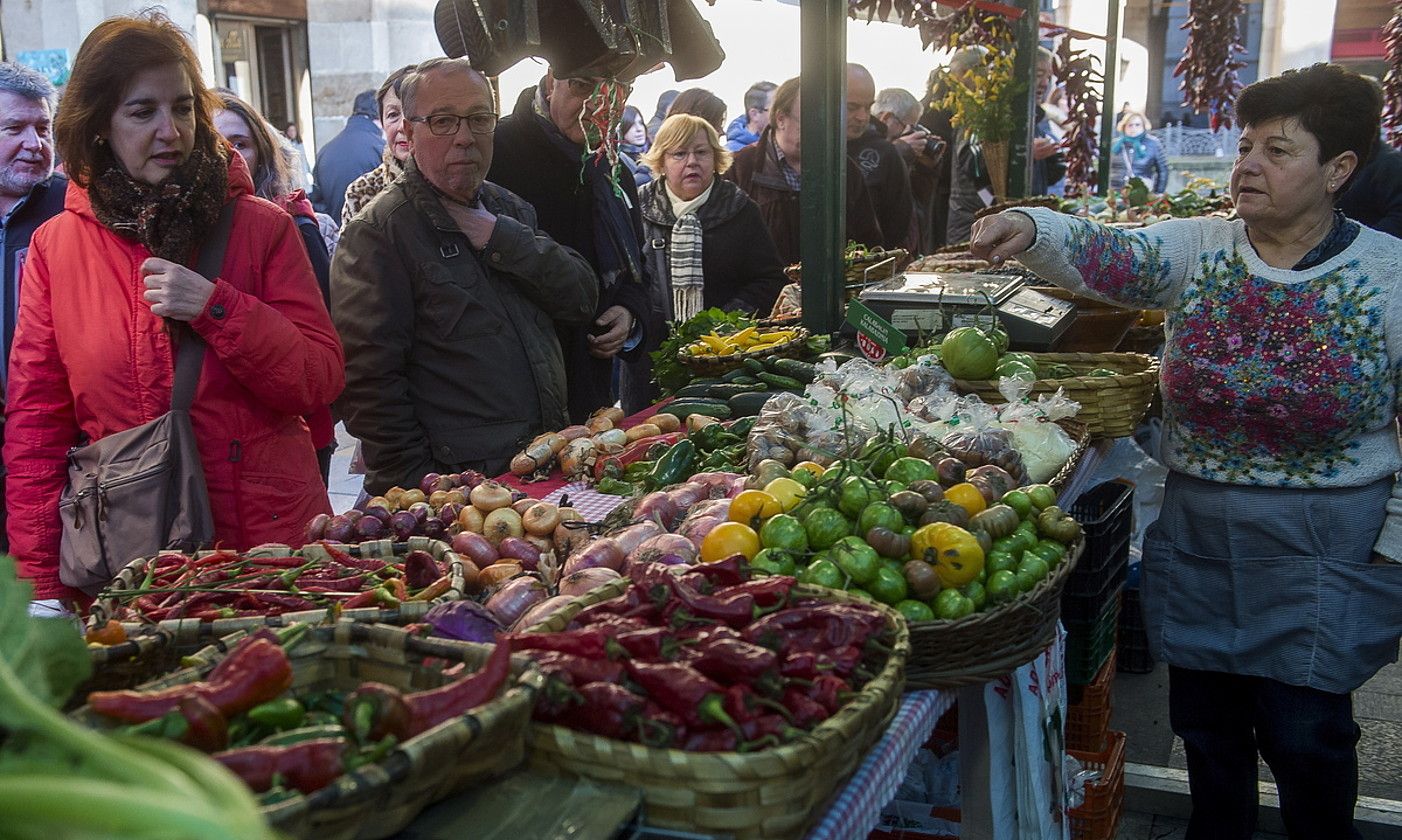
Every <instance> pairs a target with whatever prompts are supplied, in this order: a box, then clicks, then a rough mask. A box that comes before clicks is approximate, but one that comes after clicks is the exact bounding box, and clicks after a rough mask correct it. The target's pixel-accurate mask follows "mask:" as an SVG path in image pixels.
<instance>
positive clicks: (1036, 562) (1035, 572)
mask: <svg viewBox="0 0 1402 840" xmlns="http://www.w3.org/2000/svg"><path fill="white" fill-rule="evenodd" d="M1049 571H1051V567H1050V566H1049V565H1047V561H1045V560H1043V559H1042V558H1040V557H1038V556H1037V555H1035V554H1033V553H1032V552H1030V551H1029V552H1027V553H1026V554H1024V555H1022V562H1021V563H1018V564H1017V577H1018V583H1021V582H1022V577H1023V575H1024V574H1026V575H1027V576H1028V577H1029V578H1030V579H1031V580H1032V583H1033V585H1036V583H1037V582H1038V581H1040V580H1042V579H1043V578H1045V577H1046V576H1047V573H1048V572H1049ZM1029 588H1030V587H1029Z"/></svg>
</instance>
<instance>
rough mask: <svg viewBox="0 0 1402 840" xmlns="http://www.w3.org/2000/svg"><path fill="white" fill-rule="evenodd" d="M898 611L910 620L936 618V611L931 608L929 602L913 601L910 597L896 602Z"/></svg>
mask: <svg viewBox="0 0 1402 840" xmlns="http://www.w3.org/2000/svg"><path fill="white" fill-rule="evenodd" d="M896 612H898V613H900V614H901V615H903V616H905V620H906V621H910V622H915V621H934V620H935V611H934V610H932V609H930V605H929V604H925V603H922V602H920V601H912V600H910V599H909V598H907V599H906V600H904V601H901V602H900V603H899V604H896Z"/></svg>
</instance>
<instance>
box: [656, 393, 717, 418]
mask: <svg viewBox="0 0 1402 840" xmlns="http://www.w3.org/2000/svg"><path fill="white" fill-rule="evenodd" d="M657 413H658V414H670V415H672V416H673V417H675V418H677V419H678V420H685V419H686V418H688V417H690V416H691V415H693V414H700V415H702V416H703V417H714V418H715V419H717V420H729V419H730V406H729V405H728V404H726V403H725V402H723V401H721V400H712V399H704V398H700V397H688V398H686V399H684V400H673V401H672V402H670V403H667V405H665V406H663V407H662V408H661V409H659V410H658V412H657Z"/></svg>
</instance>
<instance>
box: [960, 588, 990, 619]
mask: <svg viewBox="0 0 1402 840" xmlns="http://www.w3.org/2000/svg"><path fill="white" fill-rule="evenodd" d="M959 591H960V592H963V593H964V597H966V598H968V599H969V600H970V601H972V602H973V605H974V612H978V611H979V610H981V609H983V605H984V604H986V603H988V592H987V590H985V589H984V588H983V584H982V583H980V582H978V581H976V580H975V581H970V582H969V583H967V584H965V585H964V587H963V588H962V589H960V590H959Z"/></svg>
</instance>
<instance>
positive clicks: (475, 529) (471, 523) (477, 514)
mask: <svg viewBox="0 0 1402 840" xmlns="http://www.w3.org/2000/svg"><path fill="white" fill-rule="evenodd" d="M486 520H487V517H486V514H484V513H482V511H480V510H478V509H477V506H476V505H468V506H467V507H465V508H463V509H462V511H461V512H460V513H459V514H458V525H459V526H460V527H461V528H462V529H463V530H464V531H471V532H472V533H474V534H480V533H482V524H483V523H484V522H486Z"/></svg>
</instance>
